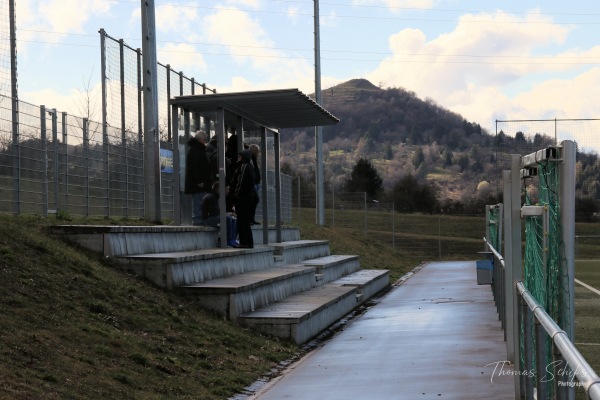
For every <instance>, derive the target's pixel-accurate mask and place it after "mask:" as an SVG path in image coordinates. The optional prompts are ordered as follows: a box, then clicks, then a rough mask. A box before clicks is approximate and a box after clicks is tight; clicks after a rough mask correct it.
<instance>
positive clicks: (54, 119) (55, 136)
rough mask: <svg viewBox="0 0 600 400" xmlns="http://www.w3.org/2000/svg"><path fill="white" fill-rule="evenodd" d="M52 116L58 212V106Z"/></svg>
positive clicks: (56, 205)
mask: <svg viewBox="0 0 600 400" xmlns="http://www.w3.org/2000/svg"><path fill="white" fill-rule="evenodd" d="M50 115H51V116H52V149H53V151H54V209H55V212H58V210H59V209H60V206H59V200H58V194H59V193H58V190H59V179H58V178H59V175H58V162H59V159H58V116H57V115H56V108H53V109H52V112H51V113H50Z"/></svg>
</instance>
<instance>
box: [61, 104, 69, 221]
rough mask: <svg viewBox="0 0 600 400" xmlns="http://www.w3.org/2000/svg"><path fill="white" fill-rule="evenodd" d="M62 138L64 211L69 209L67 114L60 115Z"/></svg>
mask: <svg viewBox="0 0 600 400" xmlns="http://www.w3.org/2000/svg"><path fill="white" fill-rule="evenodd" d="M62 138H63V146H64V148H65V209H66V210H68V209H69V136H68V130H67V113H66V112H63V113H62Z"/></svg>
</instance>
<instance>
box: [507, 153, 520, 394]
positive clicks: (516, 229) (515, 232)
mask: <svg viewBox="0 0 600 400" xmlns="http://www.w3.org/2000/svg"><path fill="white" fill-rule="evenodd" d="M511 157H512V158H511V180H510V187H511V189H510V224H509V227H508V229H509V230H510V234H511V239H512V240H511V241H512V243H511V249H512V251H511V257H510V264H509V265H510V266H509V270H510V271H511V273H512V277H511V280H510V281H509V285H508V288H509V290H508V293H509V296H510V297H511V298H512V299H516V298H517V296H519V294H518V292H517V282H520V281H521V280H522V279H523V270H522V254H521V156H520V155H518V154H513V155H512V156H511ZM518 317H519V311H518V309H517V302H516V301H514V300H513V301H512V319H513V321H514V322H513V324H512V342H513V348H514V351H513V354H514V355H513V358H514V366H515V370H516V371H518V370H519V368H520V360H521V355H520V350H521V349H520V343H519V342H520V341H519V336H520V335H519V334H520V332H519V321H518ZM520 384H521V383H520V379H519V377H518V375H516V376H515V390H516V394H518V395H520V393H521V388H520Z"/></svg>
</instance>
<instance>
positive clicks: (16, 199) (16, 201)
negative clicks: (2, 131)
mask: <svg viewBox="0 0 600 400" xmlns="http://www.w3.org/2000/svg"><path fill="white" fill-rule="evenodd" d="M15 1H16V0H9V1H8V13H9V19H10V22H9V24H10V28H9V29H10V55H11V57H10V76H11V101H12V157H13V160H12V161H13V162H12V167H13V213H15V214H20V213H21V197H20V195H21V150H20V144H19V92H18V89H17V34H16V31H17V27H16V22H15V20H16V17H15Z"/></svg>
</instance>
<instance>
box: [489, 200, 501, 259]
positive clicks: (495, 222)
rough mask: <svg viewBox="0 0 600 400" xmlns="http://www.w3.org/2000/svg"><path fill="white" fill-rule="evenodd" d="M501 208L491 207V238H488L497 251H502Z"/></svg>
mask: <svg viewBox="0 0 600 400" xmlns="http://www.w3.org/2000/svg"><path fill="white" fill-rule="evenodd" d="M499 219H500V208H498V207H490V209H489V220H488V224H489V225H490V237H489V238H488V241H489V243H490V244H491V245H492V246H493V247H494V249H495V250H496V251H498V252H499V251H501V249H500V234H499V232H498V231H499V229H500V220H499Z"/></svg>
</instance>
